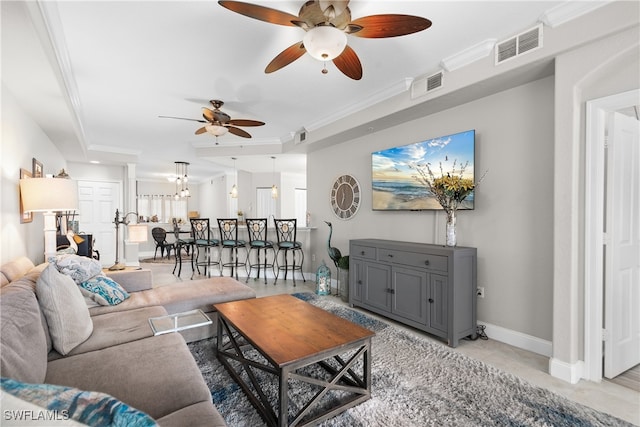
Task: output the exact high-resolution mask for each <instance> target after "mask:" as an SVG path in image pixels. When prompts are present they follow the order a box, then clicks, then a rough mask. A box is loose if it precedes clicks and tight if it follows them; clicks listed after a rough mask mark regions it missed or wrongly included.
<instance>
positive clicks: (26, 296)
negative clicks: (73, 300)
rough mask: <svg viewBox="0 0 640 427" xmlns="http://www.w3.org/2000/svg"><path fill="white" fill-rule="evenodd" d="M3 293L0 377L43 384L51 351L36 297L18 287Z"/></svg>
mask: <svg viewBox="0 0 640 427" xmlns="http://www.w3.org/2000/svg"><path fill="white" fill-rule="evenodd" d="M0 293H1V295H2V296H1V297H0V348H2V351H0V375H2V376H3V377H10V378H15V379H17V380H21V381H31V382H41V381H44V378H45V375H46V373H47V353H48V350H47V340H46V335H45V331H44V327H43V324H42V319H41V317H40V316H41V314H40V307H38V300H37V299H36V295H35V294H34V292H33V291H32V290H31V289H28V287H26V286H25V287H20V286H17V285H9V286H7V287H5V288H2V291H0Z"/></svg>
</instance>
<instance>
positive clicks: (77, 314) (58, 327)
mask: <svg viewBox="0 0 640 427" xmlns="http://www.w3.org/2000/svg"><path fill="white" fill-rule="evenodd" d="M36 294H37V296H38V302H39V303H40V308H41V309H42V311H43V312H44V315H45V317H46V319H47V324H48V325H49V333H50V334H51V341H52V342H53V347H54V348H55V349H56V350H57V351H58V353H60V354H62V355H65V354H67V353H68V352H69V351H71V350H73V349H74V348H75V347H76V346H78V345H79V344H80V343H82V342H84V341H85V340H86V339H87V338H89V335H91V331H92V330H93V323H92V322H91V316H90V315H89V309H88V308H87V305H86V304H85V302H84V297H83V296H82V293H80V290H79V289H78V286H77V285H76V284H75V282H74V281H73V279H71V278H70V277H69V276H66V275H64V274H62V273H60V272H59V271H58V270H57V269H56V267H55V266H54V265H53V264H52V265H49V266H48V267H47V268H45V269H44V270H43V271H42V273H41V274H40V277H39V278H38V281H37V282H36Z"/></svg>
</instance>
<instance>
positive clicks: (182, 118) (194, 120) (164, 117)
mask: <svg viewBox="0 0 640 427" xmlns="http://www.w3.org/2000/svg"><path fill="white" fill-rule="evenodd" d="M158 117H159V118H161V119H178V120H189V121H192V122H200V123H207V122H206V121H205V120H199V119H187V118H185V117H173V116H158Z"/></svg>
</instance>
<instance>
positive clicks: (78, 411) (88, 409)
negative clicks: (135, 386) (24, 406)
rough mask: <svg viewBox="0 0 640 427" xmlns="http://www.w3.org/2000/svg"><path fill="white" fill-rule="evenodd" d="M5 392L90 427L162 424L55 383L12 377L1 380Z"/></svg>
mask: <svg viewBox="0 0 640 427" xmlns="http://www.w3.org/2000/svg"><path fill="white" fill-rule="evenodd" d="M0 387H1V388H2V390H4V391H5V392H7V393H9V394H11V395H13V396H16V397H18V398H20V399H22V400H25V401H27V402H31V403H33V404H35V405H37V406H39V407H41V408H46V409H47V410H49V411H54V412H56V413H57V415H58V416H60V417H68V418H70V419H72V420H75V421H79V422H81V423H83V424H86V425H90V426H98V427H100V426H104V427H107V426H115V427H118V426H122V427H129V426H131V427H154V426H157V425H158V424H157V423H156V422H155V421H154V420H153V419H152V418H151V417H150V416H149V415H147V414H145V413H144V412H141V411H138V410H137V409H134V408H132V407H131V406H129V405H127V404H125V403H123V402H121V401H120V400H118V399H116V398H114V397H112V396H110V395H108V394H105V393H99V392H97V391H83V390H79V389H77V388H72V387H64V386H59V385H52V384H27V383H23V382H19V381H15V380H12V379H9V378H2V379H0Z"/></svg>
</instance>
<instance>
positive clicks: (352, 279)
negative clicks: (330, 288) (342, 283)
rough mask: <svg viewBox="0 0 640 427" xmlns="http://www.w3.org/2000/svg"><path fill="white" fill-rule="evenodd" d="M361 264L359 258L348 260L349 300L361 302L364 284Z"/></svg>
mask: <svg viewBox="0 0 640 427" xmlns="http://www.w3.org/2000/svg"><path fill="white" fill-rule="evenodd" d="M363 264H364V262H362V261H361V260H359V259H353V258H351V259H350V260H349V302H350V303H351V304H353V303H354V302H362V288H363V284H364V270H363V268H364V267H363Z"/></svg>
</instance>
